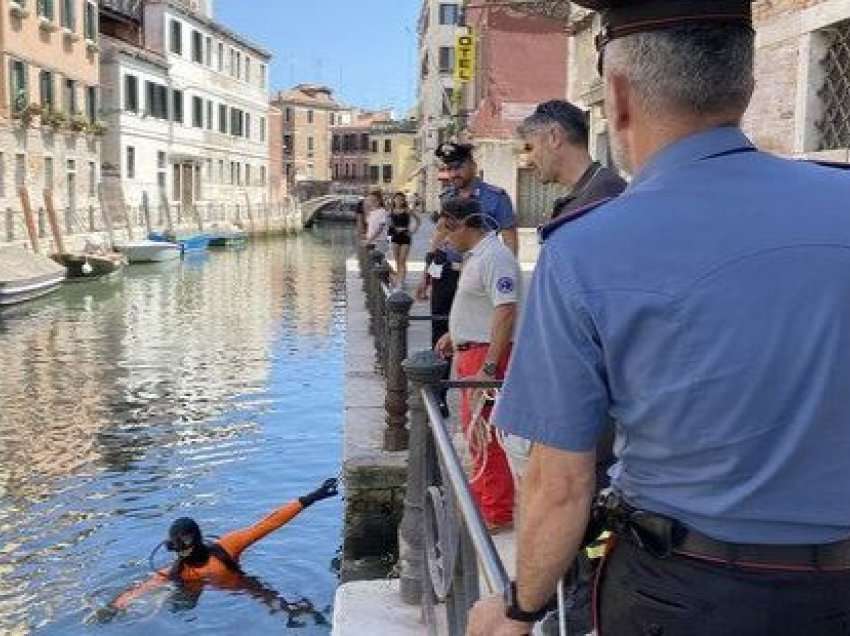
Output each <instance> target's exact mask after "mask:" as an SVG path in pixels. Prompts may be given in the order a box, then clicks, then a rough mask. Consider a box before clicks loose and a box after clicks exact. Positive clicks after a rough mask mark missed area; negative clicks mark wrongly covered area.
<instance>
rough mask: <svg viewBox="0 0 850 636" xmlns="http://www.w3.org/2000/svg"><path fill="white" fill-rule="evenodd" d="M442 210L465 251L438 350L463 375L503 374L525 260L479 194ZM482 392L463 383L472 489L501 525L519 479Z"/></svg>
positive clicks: (455, 243)
mask: <svg viewBox="0 0 850 636" xmlns="http://www.w3.org/2000/svg"><path fill="white" fill-rule="evenodd" d="M440 214H441V219H440V223H441V225H443V226H444V231H445V239H446V241H448V243H449V244H450V245H451V246H452V247H453V248H454V249H455V250H457V251H458V252H460V253H462V254H465V255H466V259H465V260H464V264H463V269H462V270H461V274H460V280H459V281H458V286H457V293H456V294H455V298H454V302H453V303H452V308H451V313H450V314H449V332H448V333H447V334H445V335H444V336H443V337H442V338H441V339H440V341H439V342H438V343H437V346H436V350H437V352H438V353H440V354H441V355H442V356H444V357H449V356H451V355H454V356H455V373H456V375H457V376H458V378H460V379H473V380H479V381H493V380H500V379H502V378H504V377H505V376H504V374H505V370H506V369H507V366H508V359H509V357H510V352H511V344H512V342H513V330H514V320H515V318H516V314H517V303H518V302H519V282H520V274H519V263H518V262H517V260H516V257H514V255H513V254H512V253H511V251H510V250H509V249H508V248H507V247H506V246H505V245H503V244H502V242H501V241H500V240H499V237H498V236H497V235H496V232H494V231H493V230H492V228H491V226H490V220H489V218H488V216H487V215H486V214H484V213H483V212H482V209H481V204H480V203H479V202H478V201H477V200H475V199H469V198H467V199H463V198H454V199H449V200H447V201H444V202H443V207H442V211H441V213H440ZM482 400H483V395H482V392H481V391H475V390H465V391H463V393H462V394H461V406H460V419H461V424H462V425H463V430H464V432H465V433H466V434H467V439H469V440H470V449H469V450H470V454H471V455H472V460H473V461H472V463H473V472H474V473H475V476H474V479H473V480H472V483H471V488H472V493H473V495H474V496H475V499H476V501H477V503H478V506H479V508H480V510H481V514H482V516H483V517H484V520H485V522H486V523H487V526H488V527H489V529H490V530H491V531H492V532H498V531H500V530H503V529H505V528H508V527H510V526H511V525H512V524H513V509H514V484H513V477H512V476H511V471H510V468H509V467H508V461H507V458H506V457H505V451H504V450H503V449H502V447H501V445H500V444H499V441H498V439H497V436H495V435H492V434H490V433H489V431H488V430H486V428H487V427H488V426H489V417H490V407H489V406H486V405H485V403H484V402H483V401H482ZM476 415H479V417H477V418H476V417H475V416H476Z"/></svg>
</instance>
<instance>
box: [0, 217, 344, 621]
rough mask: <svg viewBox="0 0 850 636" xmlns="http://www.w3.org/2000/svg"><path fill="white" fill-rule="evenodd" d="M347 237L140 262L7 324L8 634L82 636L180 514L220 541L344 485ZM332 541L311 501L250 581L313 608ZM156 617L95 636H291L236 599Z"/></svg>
mask: <svg viewBox="0 0 850 636" xmlns="http://www.w3.org/2000/svg"><path fill="white" fill-rule="evenodd" d="M350 234H351V231H350V229H349V228H336V229H333V228H331V229H325V230H322V229H320V230H318V231H317V232H316V233H315V235H305V236H303V237H300V238H298V239H280V240H269V241H261V242H257V243H254V244H252V245H250V246H249V247H248V248H247V249H246V250H244V251H239V252H226V253H211V254H209V255H206V256H202V257H201V258H192V259H189V260H186V261H183V262H172V263H164V264H160V265H152V266H136V267H132V268H129V270H128V272H127V274H126V275H125V276H124V277H123V278H118V279H115V280H108V281H99V282H95V283H84V284H77V285H66V286H65V287H64V289H63V290H62V291H61V292H59V293H58V294H57V295H55V296H53V297H51V298H49V299H45V300H42V301H39V302H38V303H36V304H33V305H31V306H30V307H28V308H27V309H26V310H25V311H18V312H16V313H13V314H10V315H4V317H3V318H2V319H0V633H5V632H13V633H18V632H20V633H34V632H38V633H56V634H73V633H86V632H87V631H88V630H91V629H92V627H90V626H87V625H86V624H85V621H84V618H85V616H86V615H88V614H89V613H90V612H91V611H92V610H94V609H96V608H97V607H98V606H99V605H102V604H103V603H104V602H106V601H107V600H108V599H109V597H110V595H113V594H114V593H115V592H116V591H120V589H121V588H123V587H125V586H127V585H129V584H131V583H132V582H134V581H135V580H138V579H139V578H141V577H144V576H146V575H147V573H148V570H147V555H148V553H149V552H150V549H151V548H152V547H153V546H155V545H156V543H158V542H159V541H160V540H161V538H162V536H163V534H164V532H165V530H166V529H167V527H168V524H169V523H170V521H171V519H172V518H174V517H177V516H183V515H190V516H194V517H196V518H198V519H199V521H201V520H202V525H203V526H204V527H205V528H206V527H209V528H210V530H211V531H212V532H213V534H222V533H223V532H226V531H228V530H231V529H233V527H234V526H238V525H239V524H241V525H247V524H248V523H251V522H253V521H255V520H257V519H259V518H260V517H262V516H263V515H265V514H266V513H267V512H268V511H269V510H270V509H272V508H273V507H275V506H277V505H279V504H281V503H283V502H284V501H286V500H288V499H291V498H294V497H296V496H298V495H300V494H303V492H306V491H307V490H308V489H312V488H313V487H315V486H316V485H318V483H319V482H320V481H321V480H322V479H324V478H325V477H327V476H333V475H334V474H336V472H337V470H338V464H339V429H340V420H341V413H342V404H341V399H342V397H341V394H342V351H343V347H342V340H343V337H344V333H343V330H344V324H345V322H344V321H345V314H344V302H345V301H344V298H345V296H344V280H345V272H344V269H345V263H344V259H345V256H346V254H347V253H348V251H349V248H350V238H349V237H350ZM338 535H339V504H338V502H330V503H327V504H326V505H325V504H323V505H322V506H318V505H317V506H316V507H315V510H314V509H312V508H311V509H310V510H308V511H306V512H305V513H304V514H303V515H301V517H299V518H298V519H296V520H295V521H294V522H293V523H292V524H291V525H290V526H288V527H287V528H284V529H283V530H281V531H280V532H279V533H277V534H275V535H272V536H271V537H269V538H268V539H267V540H265V541H264V542H263V544H262V545H258V546H256V547H255V548H254V550H253V552H252V553H249V555H247V556H246V561H245V567H246V570H247V571H249V572H250V573H252V574H257V575H260V576H261V577H262V578H263V580H264V581H267V582H268V583H269V584H270V585H271V586H272V587H273V588H274V589H278V590H280V592H281V594H283V596H285V597H287V598H289V597H298V598H300V597H302V596H306V597H308V598H310V599H311V600H312V601H313V602H314V604H315V605H316V606H317V607H324V606H326V605H328V604H329V603H330V601H331V598H332V591H333V586H334V580H333V574H332V573H331V572H330V571H329V562H330V560H331V558H332V557H333V556H334V552H335V549H336V547H337V545H338V543H339V536H338ZM159 602H163V598H162V597H160V598H159ZM151 603H153V604H147V605H143V607H142V608H141V609H138V610H134V611H132V612H130V613H129V614H128V615H127V616H122V617H118V618H117V619H116V620H115V621H113V623H111V624H110V625H109V626H108V627H103V626H101V627H98V629H99V633H108V632H110V631H111V630H115V633H122V634H125V633H153V632H156V633H178V632H179V633H184V632H185V629H186V626H187V623H191V627H192V632H193V633H230V632H231V629H232V630H234V631H236V630H237V626H239V625H242V626H243V629H242V633H245V631H244V626H245V625H256V626H257V631H256V632H254V631H253V630H252V631H249V632H248V633H265V632H264V628H263V626H264V625H265V626H267V627H268V629H271V630H275V631H280V630H281V629H282V628H283V627H285V624H284V625H283V626H282V623H281V621H280V620H275V619H274V618H273V617H272V616H270V612H269V611H268V610H267V609H266V610H264V609H263V608H262V606H261V605H260V604H258V603H256V602H254V603H251V602H250V601H248V600H246V598H245V596H244V595H234V594H229V593H224V592H218V593H215V592H214V593H209V592H206V593H205V594H204V596H203V598H202V599H201V600H200V601H199V603H198V604H197V605H196V606H195V607H192V608H190V609H189V610H187V611H183V612H180V613H177V614H172V613H170V612H160V611H157V605H156V603H157V599H153V600H152V601H151ZM283 623H285V621H283ZM313 629H316V630H318V632H316V633H325V632H326V631H327V628H326V627H313ZM305 631H306V633H310V626H307V627H306V628H305V629H304V630H301V631H300V633H305Z"/></svg>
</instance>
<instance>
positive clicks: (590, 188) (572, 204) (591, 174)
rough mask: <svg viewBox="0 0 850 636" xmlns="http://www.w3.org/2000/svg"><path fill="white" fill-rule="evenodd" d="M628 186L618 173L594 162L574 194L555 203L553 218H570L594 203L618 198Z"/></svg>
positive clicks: (580, 180) (573, 190) (575, 188)
mask: <svg viewBox="0 0 850 636" xmlns="http://www.w3.org/2000/svg"><path fill="white" fill-rule="evenodd" d="M627 185H628V184H627V183H626V181H625V180H624V179H623V178H622V177H621V176H620V175H618V174H617V173H616V172H614V171H613V170H611V169H610V168H606V167H605V166H603V165H602V164H601V163H599V162H598V161H594V162H593V163H592V164H590V167H588V169H587V170H585V172H584V174H583V175H582V176H581V178H580V179H579V180H578V181H577V182H576V184H575V186H573V189H572V192H570V193H569V194H568V195H567V196H565V197H561V198H560V199H558V200H557V201H555V205H554V207H553V209H552V218H553V219H557V218H561V217H564V216H569V215H570V214H572V213H574V212H578V211H579V210H581V209H583V208H586V207H587V206H588V205H591V204H592V203H596V202H598V201H602V200H603V199H610V198H613V197H618V196H620V195H621V194H622V193H623V190H625V189H626V186H627Z"/></svg>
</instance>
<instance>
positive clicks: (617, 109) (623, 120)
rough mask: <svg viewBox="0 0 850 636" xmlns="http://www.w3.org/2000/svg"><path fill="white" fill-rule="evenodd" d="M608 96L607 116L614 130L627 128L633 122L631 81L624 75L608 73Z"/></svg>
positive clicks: (606, 79)
mask: <svg viewBox="0 0 850 636" xmlns="http://www.w3.org/2000/svg"><path fill="white" fill-rule="evenodd" d="M605 81H606V82H607V84H608V98H607V99H606V109H605V110H606V112H605V116H606V117H607V119H608V125H609V126H612V127H613V128H614V130H626V129H627V128H629V126H630V125H631V123H632V109H633V107H634V104H633V96H632V88H631V85H630V84H629V81H628V80H627V79H626V77H625V76H624V75H621V74H619V73H611V74H610V75H606V78H605Z"/></svg>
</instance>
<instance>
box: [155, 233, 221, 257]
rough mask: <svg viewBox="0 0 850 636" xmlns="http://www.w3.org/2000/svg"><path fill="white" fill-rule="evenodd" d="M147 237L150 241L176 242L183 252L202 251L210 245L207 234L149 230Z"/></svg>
mask: <svg viewBox="0 0 850 636" xmlns="http://www.w3.org/2000/svg"><path fill="white" fill-rule="evenodd" d="M148 238H149V239H150V240H151V241H164V242H167V243H177V244H178V245H180V247H181V249H182V250H183V252H184V253H186V252H203V251H206V250H207V248H209V246H210V236H209V234H173V233H171V232H151V233H150V235H149V236H148Z"/></svg>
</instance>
